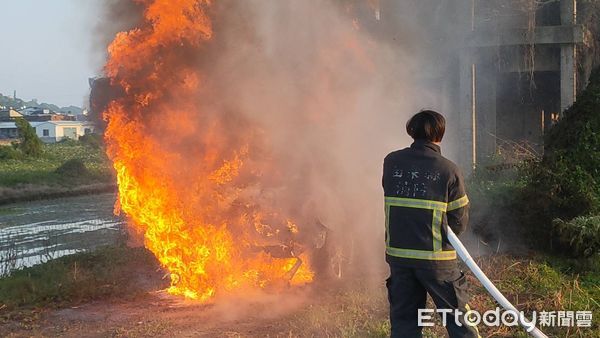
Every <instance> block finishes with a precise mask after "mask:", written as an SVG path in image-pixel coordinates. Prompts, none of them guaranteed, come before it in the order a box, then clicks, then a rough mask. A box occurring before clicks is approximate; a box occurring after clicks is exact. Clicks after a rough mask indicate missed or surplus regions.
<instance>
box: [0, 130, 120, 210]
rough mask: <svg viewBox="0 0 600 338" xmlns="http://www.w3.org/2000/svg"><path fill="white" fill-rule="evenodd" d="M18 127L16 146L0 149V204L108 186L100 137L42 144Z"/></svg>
mask: <svg viewBox="0 0 600 338" xmlns="http://www.w3.org/2000/svg"><path fill="white" fill-rule="evenodd" d="M22 122H24V123H20V124H19V130H20V135H23V137H22V139H21V140H20V141H19V142H15V143H13V144H10V145H2V146H0V203H2V202H13V201H16V200H27V199H30V198H31V199H34V198H41V197H44V196H45V195H48V196H49V197H51V196H53V194H55V193H57V194H59V195H61V196H63V195H67V196H68V195H69V192H70V191H72V190H76V189H77V188H80V187H84V186H89V185H96V186H100V185H111V184H112V181H113V176H112V169H111V166H110V161H109V160H108V158H107V157H106V155H105V153H104V150H103V148H102V139H101V136H100V135H93V134H92V135H85V136H83V137H81V138H80V140H78V141H75V140H70V139H67V140H63V141H61V142H57V143H53V144H44V143H42V142H41V141H40V140H39V138H38V137H37V135H35V132H33V130H32V128H31V126H30V125H29V124H28V123H27V122H26V121H25V120H23V121H22Z"/></svg>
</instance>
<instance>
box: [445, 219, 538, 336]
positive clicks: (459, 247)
mask: <svg viewBox="0 0 600 338" xmlns="http://www.w3.org/2000/svg"><path fill="white" fill-rule="evenodd" d="M448 240H449V241H450V244H452V246H453V247H454V250H456V252H457V253H458V256H459V257H460V258H461V259H462V260H463V262H465V264H466V265H467V266H468V267H469V269H470V270H471V271H472V272H473V274H475V277H477V279H478V280H479V281H480V282H481V284H482V285H483V287H484V288H485V289H486V290H487V291H488V292H489V293H490V295H492V297H494V299H495V300H496V301H497V302H498V303H499V304H500V305H501V306H502V307H503V308H504V309H505V310H508V311H511V312H512V313H513V315H515V316H516V317H517V318H518V321H519V325H521V327H523V328H525V329H526V330H527V327H530V331H529V330H527V331H528V333H529V334H530V335H531V336H532V337H535V338H548V336H546V335H545V334H544V333H543V332H542V331H540V330H539V329H538V328H537V327H535V325H534V324H533V323H527V322H525V318H524V317H523V316H520V315H518V313H519V312H518V310H517V308H516V307H515V306H514V305H512V304H511V302H510V301H509V300H508V299H506V297H504V295H503V294H502V293H501V292H500V291H499V290H498V289H497V288H496V286H495V285H494V284H493V283H492V282H491V281H490V279H489V278H488V277H487V276H486V275H485V274H484V273H483V271H481V268H479V266H478V265H477V263H475V260H473V257H471V255H470V254H469V252H468V251H467V249H466V248H465V246H464V245H463V244H462V242H461V241H460V240H459V239H458V237H457V236H456V234H455V233H454V232H453V231H452V229H450V227H448Z"/></svg>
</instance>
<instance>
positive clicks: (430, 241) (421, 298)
mask: <svg viewBox="0 0 600 338" xmlns="http://www.w3.org/2000/svg"><path fill="white" fill-rule="evenodd" d="M383 189H384V193H385V215H386V217H385V227H386V238H385V241H386V260H387V262H388V263H389V265H390V278H388V280H387V283H386V284H387V288H388V298H389V301H390V320H391V324H392V337H402V338H411V337H421V327H418V325H417V324H418V322H417V314H418V309H424V308H425V301H426V297H427V293H429V295H430V296H431V298H432V299H433V301H434V302H435V304H436V307H437V308H438V309H460V310H461V311H463V312H466V311H467V309H468V304H467V293H466V280H465V276H464V274H463V273H462V272H461V271H460V270H459V269H458V265H457V261H456V251H454V249H453V248H452V246H451V245H450V243H449V242H448V238H447V235H446V229H447V227H448V226H450V227H451V228H452V230H453V231H454V232H455V233H457V234H460V233H461V232H463V231H464V230H465V228H466V226H467V223H468V218H469V216H468V203H469V200H468V198H467V195H466V193H465V187H464V182H463V177H462V175H461V173H460V171H459V169H458V168H457V166H456V165H455V164H454V163H452V162H451V161H449V160H447V159H446V158H444V157H443V156H442V155H441V151H440V147H439V146H437V145H435V144H433V143H430V142H426V141H422V140H417V141H415V142H414V143H413V144H412V145H411V146H410V148H406V149H403V150H398V151H395V152H392V153H390V154H389V155H388V156H387V157H386V158H385V160H384V164H383ZM430 315H432V314H430ZM459 318H461V320H462V318H463V317H462V316H461V317H459ZM446 328H447V330H448V333H449V334H450V337H451V338H454V337H478V336H479V334H478V332H477V328H476V327H472V326H467V325H464V323H463V325H462V326H460V325H456V324H455V320H454V317H453V316H452V315H449V316H448V320H447V327H446Z"/></svg>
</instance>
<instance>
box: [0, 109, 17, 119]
mask: <svg viewBox="0 0 600 338" xmlns="http://www.w3.org/2000/svg"><path fill="white" fill-rule="evenodd" d="M18 117H23V114H21V113H19V112H18V111H16V110H14V109H12V108H9V109H2V110H0V122H9V121H12V120H14V119H16V118H18Z"/></svg>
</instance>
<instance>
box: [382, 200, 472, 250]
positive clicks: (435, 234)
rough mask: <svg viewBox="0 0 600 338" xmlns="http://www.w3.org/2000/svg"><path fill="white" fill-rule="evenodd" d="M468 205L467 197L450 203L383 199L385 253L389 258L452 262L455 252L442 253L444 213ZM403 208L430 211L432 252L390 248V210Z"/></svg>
mask: <svg viewBox="0 0 600 338" xmlns="http://www.w3.org/2000/svg"><path fill="white" fill-rule="evenodd" d="M467 204H469V198H468V197H467V195H465V196H463V197H461V198H459V199H457V200H454V201H452V202H450V203H445V202H440V201H433V200H424V199H416V198H403V197H388V196H386V197H385V230H386V238H385V243H386V247H387V249H386V252H387V254H388V255H390V256H394V257H401V258H414V259H427V260H452V259H456V252H455V251H454V250H451V251H442V219H443V215H444V212H447V211H452V210H456V209H460V208H462V207H464V206H466V205H467ZM391 207H404V208H416V209H424V210H432V211H433V215H432V219H431V237H432V239H433V243H432V245H433V251H428V250H414V249H400V248H394V247H391V246H390V208H391Z"/></svg>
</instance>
